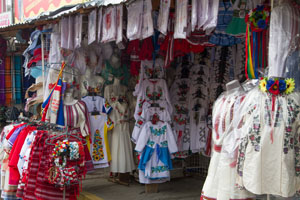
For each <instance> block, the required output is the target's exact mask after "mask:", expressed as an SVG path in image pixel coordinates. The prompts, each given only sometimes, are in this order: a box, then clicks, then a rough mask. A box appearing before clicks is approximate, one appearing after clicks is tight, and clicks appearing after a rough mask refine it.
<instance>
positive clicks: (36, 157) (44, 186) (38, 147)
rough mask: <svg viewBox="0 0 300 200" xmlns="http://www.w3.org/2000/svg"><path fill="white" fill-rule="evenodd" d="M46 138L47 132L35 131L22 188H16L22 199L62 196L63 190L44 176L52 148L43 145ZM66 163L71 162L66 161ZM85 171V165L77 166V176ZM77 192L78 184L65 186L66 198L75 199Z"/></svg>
mask: <svg viewBox="0 0 300 200" xmlns="http://www.w3.org/2000/svg"><path fill="white" fill-rule="evenodd" d="M47 139H48V134H47V133H46V132H43V131H39V132H37V135H36V139H35V141H34V143H33V147H32V150H31V154H30V161H29V166H28V171H27V174H26V176H25V179H24V180H25V181H24V183H25V186H24V189H22V188H21V187H20V188H18V193H17V196H19V197H22V198H23V199H28V200H31V199H32V200H35V199H40V200H42V199H43V200H52V199H62V197H63V190H59V189H58V188H56V187H55V186H54V185H51V184H49V183H48V181H47V176H45V174H47V171H48V169H49V166H50V162H51V159H49V158H50V154H51V152H52V149H53V146H50V145H45V141H46V140H47ZM70 139H71V138H70ZM53 142H55V141H53ZM68 163H72V162H71V161H68ZM85 173H86V170H85V167H79V170H78V176H79V177H82V176H84V175H85ZM81 179H82V178H79V180H81ZM78 194H79V185H72V186H71V187H69V188H66V199H69V200H73V199H74V200H75V199H76V195H78Z"/></svg>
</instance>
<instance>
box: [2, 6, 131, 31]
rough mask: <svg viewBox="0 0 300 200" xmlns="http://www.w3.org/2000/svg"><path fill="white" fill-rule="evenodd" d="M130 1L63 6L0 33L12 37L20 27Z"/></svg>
mask: <svg viewBox="0 0 300 200" xmlns="http://www.w3.org/2000/svg"><path fill="white" fill-rule="evenodd" d="M131 1H133V0H94V1H89V2H85V3H81V4H76V5H71V6H64V7H61V8H59V9H57V10H55V11H51V12H49V11H47V12H43V13H41V14H40V15H38V16H36V17H34V18H30V19H27V20H25V21H23V22H20V23H16V24H11V25H8V26H4V27H0V35H2V36H4V37H13V36H15V35H16V32H17V31H18V30H20V29H26V28H34V27H35V26H38V25H44V24H47V23H51V22H55V21H59V19H60V18H61V17H63V16H68V15H71V14H75V13H87V12H90V10H91V9H93V8H96V7H100V6H108V5H115V4H120V3H128V2H131Z"/></svg>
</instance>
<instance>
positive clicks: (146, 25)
mask: <svg viewBox="0 0 300 200" xmlns="http://www.w3.org/2000/svg"><path fill="white" fill-rule="evenodd" d="M153 34H154V28H153V20H152V2H151V0H144V5H143V25H142V35H141V39H145V38H148V37H150V36H152V35H153Z"/></svg>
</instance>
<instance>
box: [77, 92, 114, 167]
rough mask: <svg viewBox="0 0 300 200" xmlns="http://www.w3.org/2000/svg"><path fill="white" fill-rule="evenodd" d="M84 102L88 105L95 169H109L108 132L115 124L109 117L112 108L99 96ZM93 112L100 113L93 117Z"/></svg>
mask: <svg viewBox="0 0 300 200" xmlns="http://www.w3.org/2000/svg"><path fill="white" fill-rule="evenodd" d="M82 101H84V102H85V103H86V105H87V109H88V112H89V121H90V127H91V141H92V143H91V146H90V153H91V157H92V159H93V164H94V167H95V168H103V167H108V166H109V164H108V163H109V161H110V160H111V155H110V149H109V143H108V138H107V131H108V130H111V129H112V128H113V123H112V122H111V120H110V119H109V118H108V116H107V115H108V114H109V113H110V112H111V111H112V107H111V106H110V105H109V104H108V102H107V101H106V100H105V99H104V98H103V97H99V96H96V97H94V96H87V97H84V98H82ZM92 112H99V114H97V115H93V114H92Z"/></svg>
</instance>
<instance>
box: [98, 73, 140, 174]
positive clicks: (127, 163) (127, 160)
mask: <svg viewBox="0 0 300 200" xmlns="http://www.w3.org/2000/svg"><path fill="white" fill-rule="evenodd" d="M114 79H115V80H114V83H113V84H112V85H108V86H106V87H105V90H104V97H105V99H106V100H107V101H108V103H109V104H110V105H111V107H112V108H113V110H112V112H111V115H110V117H111V120H112V121H113V123H114V128H113V131H112V144H111V156H112V160H111V172H114V173H127V172H131V171H133V170H134V169H135V165H134V161H133V153H132V146H131V141H130V133H129V131H130V130H129V121H128V120H129V113H130V111H129V105H128V103H129V102H128V97H127V94H126V93H127V92H128V91H127V87H126V86H123V85H121V84H120V82H119V81H120V80H118V79H117V78H116V77H115V78H114Z"/></svg>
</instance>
